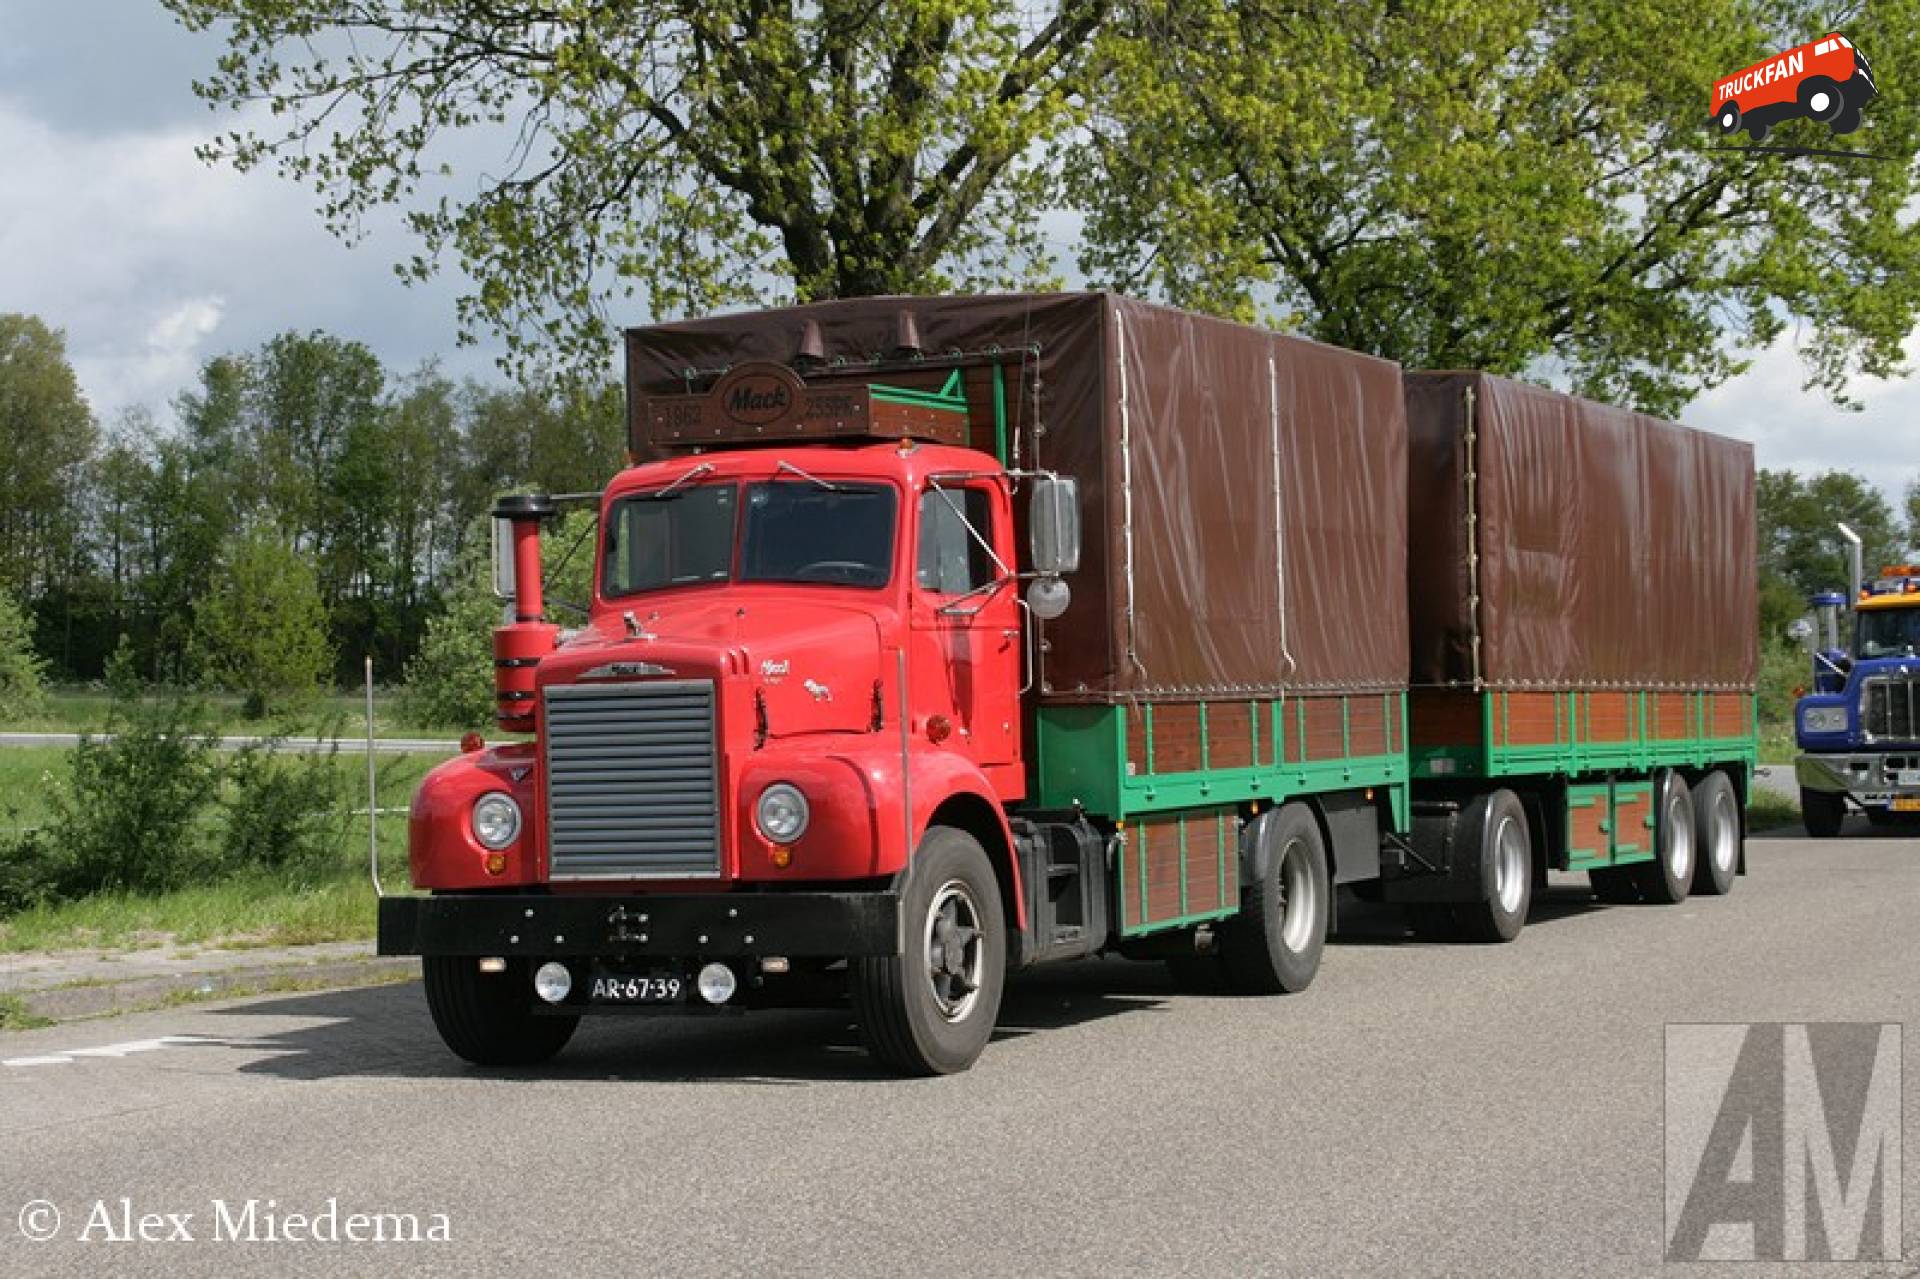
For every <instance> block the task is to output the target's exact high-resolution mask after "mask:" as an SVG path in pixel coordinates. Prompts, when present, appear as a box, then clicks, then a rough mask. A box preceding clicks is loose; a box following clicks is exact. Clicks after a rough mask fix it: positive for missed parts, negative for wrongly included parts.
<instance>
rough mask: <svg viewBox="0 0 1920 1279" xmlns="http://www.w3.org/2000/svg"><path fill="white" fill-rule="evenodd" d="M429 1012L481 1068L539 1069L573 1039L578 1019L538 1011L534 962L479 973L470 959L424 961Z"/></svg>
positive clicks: (457, 1049)
mask: <svg viewBox="0 0 1920 1279" xmlns="http://www.w3.org/2000/svg"><path fill="white" fill-rule="evenodd" d="M420 966H421V976H422V977H423V978H424V979H425V984H426V988H427V1011H429V1012H430V1013H432V1014H433V1025H434V1028H435V1029H436V1030H438V1031H439V1032H440V1038H441V1039H442V1040H444V1041H445V1042H446V1045H447V1047H448V1048H451V1049H452V1050H453V1051H454V1053H455V1055H457V1056H460V1057H464V1058H466V1059H467V1060H468V1061H470V1062H472V1063H473V1064H474V1065H476V1066H537V1065H539V1064H540V1063H541V1062H543V1061H546V1060H547V1059H548V1058H550V1057H552V1056H553V1055H554V1054H555V1053H557V1052H559V1051H560V1050H561V1049H562V1048H565V1047H566V1046H567V1041H568V1040H569V1039H571V1038H573V1031H574V1028H575V1027H576V1026H578V1025H579V1024H580V1018H579V1017H577V1016H574V1017H568V1016H563V1015H560V1014H545V1013H536V1012H534V1011H533V997H534V996H533V974H532V964H531V962H530V961H528V960H525V959H510V960H508V961H507V966H506V968H505V970H504V971H502V972H497V973H486V972H481V971H480V961H479V960H477V959H474V958H472V957H471V956H466V955H428V956H426V957H425V958H424V959H422V960H421V961H420Z"/></svg>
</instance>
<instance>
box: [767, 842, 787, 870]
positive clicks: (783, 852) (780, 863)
mask: <svg viewBox="0 0 1920 1279" xmlns="http://www.w3.org/2000/svg"><path fill="white" fill-rule="evenodd" d="M767 860H769V861H771V862H772V863H773V868H774V869H775V870H785V869H786V868H787V867H789V866H791V865H793V850H792V849H791V848H788V847H787V846H786V845H785V844H775V845H774V846H773V851H772V852H770V853H768V854H767Z"/></svg>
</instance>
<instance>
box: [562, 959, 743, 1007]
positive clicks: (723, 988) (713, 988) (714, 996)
mask: <svg viewBox="0 0 1920 1279" xmlns="http://www.w3.org/2000/svg"><path fill="white" fill-rule="evenodd" d="M549 966H551V965H549ZM699 984H700V998H702V999H704V1000H706V1001H707V1002H708V1003H710V1004H724V1003H726V1002H727V1001H728V1000H729V999H732V998H733V992H734V989H735V987H736V986H737V985H738V984H739V983H738V982H736V981H735V980H734V976H733V969H731V968H729V967H727V966H726V965H725V964H708V965H707V966H706V967H705V968H702V969H701V970H700V983H699Z"/></svg>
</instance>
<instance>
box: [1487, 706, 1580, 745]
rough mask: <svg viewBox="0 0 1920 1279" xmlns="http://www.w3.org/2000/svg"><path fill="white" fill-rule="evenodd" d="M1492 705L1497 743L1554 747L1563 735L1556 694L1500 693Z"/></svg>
mask: <svg viewBox="0 0 1920 1279" xmlns="http://www.w3.org/2000/svg"><path fill="white" fill-rule="evenodd" d="M1495 698H1496V700H1495V702H1494V706H1493V740H1494V744H1495V745H1496V746H1552V745H1554V744H1555V743H1556V742H1558V741H1560V740H1561V738H1562V737H1563V736H1564V730H1563V728H1562V725H1561V723H1560V719H1561V711H1560V706H1561V701H1560V696H1559V695H1558V694H1556V693H1498V694H1495Z"/></svg>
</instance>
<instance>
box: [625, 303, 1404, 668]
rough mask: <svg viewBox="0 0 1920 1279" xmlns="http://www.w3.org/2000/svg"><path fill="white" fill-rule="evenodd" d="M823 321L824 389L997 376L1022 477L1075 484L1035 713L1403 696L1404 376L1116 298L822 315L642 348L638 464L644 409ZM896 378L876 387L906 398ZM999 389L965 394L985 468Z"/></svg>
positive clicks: (692, 330) (636, 384)
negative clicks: (907, 351) (1070, 535)
mask: <svg viewBox="0 0 1920 1279" xmlns="http://www.w3.org/2000/svg"><path fill="white" fill-rule="evenodd" d="M908 318H910V320H911V323H910V324H909V323H907V319H908ZM809 323H811V325H812V326H813V328H814V330H815V331H817V333H818V336H819V339H820V347H821V354H823V355H824V356H825V357H826V358H827V360H828V362H829V367H828V373H829V375H834V374H833V373H832V366H831V362H832V361H835V360H843V361H849V362H851V366H850V367H849V368H843V369H842V370H841V373H842V374H845V373H849V372H852V373H857V372H859V370H860V366H861V364H862V363H863V362H869V361H874V360H885V359H886V358H887V357H889V356H890V355H892V354H893V353H895V351H896V349H897V348H898V347H899V346H900V344H901V340H902V337H903V335H911V336H912V337H913V338H914V339H917V346H918V349H919V351H920V352H921V353H923V355H924V356H925V357H926V359H927V360H928V362H929V364H938V363H940V361H941V360H943V359H947V358H955V357H957V358H958V360H959V362H961V363H963V364H967V365H970V366H973V367H974V368H976V369H979V368H986V367H988V366H990V365H991V364H992V363H993V362H995V361H996V360H997V361H999V362H1001V363H1003V365H1005V367H1006V369H1007V376H1008V386H1009V393H1008V400H1009V405H1008V417H1009V432H1008V434H1009V442H1010V447H1011V449H1012V451H1013V453H1014V462H1015V464H1016V465H1018V466H1023V467H1029V468H1046V469H1050V470H1054V471H1058V472H1059V473H1061V474H1063V475H1067V476H1071V477H1073V478H1075V479H1077V480H1079V482H1080V487H1081V506H1082V513H1083V518H1084V521H1085V535H1084V539H1083V540H1084V545H1085V550H1084V553H1083V555H1082V558H1081V563H1080V570H1079V571H1078V572H1077V573H1074V574H1071V575H1070V576H1069V577H1068V578H1067V581H1068V584H1069V585H1070V586H1071V587H1072V588H1073V605H1072V607H1071V608H1070V609H1069V610H1068V612H1067V613H1066V615H1065V616H1064V617H1062V618H1060V619H1059V620H1057V621H1054V622H1049V623H1046V624H1045V625H1044V627H1043V636H1044V638H1045V640H1046V642H1047V650H1048V651H1047V652H1046V654H1045V656H1044V658H1043V661H1042V668H1041V696H1042V700H1044V701H1050V702H1108V701H1114V700H1119V699H1124V698H1130V697H1141V698H1147V697H1151V698H1154V699H1165V700H1177V699H1197V698H1223V697H1251V696H1261V695H1271V694H1275V693H1278V692H1280V691H1283V690H1292V691H1302V690H1348V691H1362V690H1365V691H1374V690H1394V689H1400V688H1404V687H1405V686H1406V675H1407V652H1408V638H1407V619H1406V613H1405V611H1404V605H1405V600H1406V585H1405V583H1406V559H1407V552H1406V491H1405V485H1406V477H1407V458H1406V420H1405V407H1404V403H1403V400H1402V396H1401V386H1400V371H1399V367H1398V366H1397V365H1394V364H1392V363H1389V362H1387V361H1384V360H1377V359H1373V358H1371V357H1369V356H1363V355H1356V354H1354V353H1352V352H1349V351H1343V350H1340V349H1338V348H1336V347H1330V346H1324V345H1321V344H1319V343H1316V342H1309V341H1305V340H1303V339H1299V338H1291V337H1283V336H1280V335H1277V334H1273V333H1269V332H1267V331H1265V330H1262V329H1257V328H1252V327H1249V326H1246V325H1239V324H1230V323H1227V322H1225V321H1221V320H1215V319H1210V318H1207V317H1203V316H1197V315H1191V314H1188V313H1185V312H1182V311H1176V310H1173V309H1171V308H1168V307H1163V306H1156V305H1153V304H1150V303H1144V302H1139V301H1134V300H1132V299H1128V298H1122V297H1118V296H1115V295H1113V294H1105V293H1080V294H1035V295H1003V296H987V297H942V298H861V299H854V300H849V301H842V302H823V303H817V304H814V305H811V306H801V307H788V308H784V309H779V310H771V311H756V312H750V313H745V314H740V315H731V316H717V317H713V318H709V319H703V320H694V321H687V322H684V323H677V324H666V325H658V326H653V327H649V328H640V329H632V330H629V331H628V333H627V378H628V394H629V402H630V405H629V406H630V412H631V414H632V416H631V417H630V422H631V424H632V439H633V442H634V445H635V448H636V451H639V452H644V449H645V446H646V440H645V438H644V432H643V429H642V425H643V424H642V422H641V420H640V416H639V414H640V407H641V405H642V403H643V402H644V400H645V398H646V397H647V396H650V395H672V394H681V393H685V392H687V391H690V390H700V389H704V387H705V386H707V385H708V384H709V383H710V382H711V380H712V379H713V378H714V377H715V376H716V375H717V374H718V373H719V371H720V370H722V369H724V368H725V367H727V366H728V365H731V364H736V363H739V362H741V361H744V360H779V361H782V362H792V361H793V360H794V359H795V356H796V354H797V353H798V352H799V351H800V349H801V344H802V342H803V339H804V338H805V337H806V335H807V333H808V326H809ZM990 351H997V352H998V353H999V354H997V355H995V354H989V352H990ZM947 367H951V365H948V366H947ZM898 369H899V365H898V364H897V363H883V364H879V365H876V366H874V368H873V380H874V381H880V382H888V383H894V384H906V383H908V382H909V379H906V378H903V377H902V376H900V375H899V373H898ZM933 381H934V382H935V383H937V381H938V376H935V377H934V378H933ZM985 385H986V383H985V382H983V381H982V380H981V379H979V378H977V377H975V376H973V375H972V374H970V375H969V377H968V392H969V397H970V400H971V401H972V404H973V411H972V414H971V416H972V418H973V426H974V432H975V440H976V442H977V443H979V442H982V440H983V437H982V435H981V432H982V430H983V429H984V431H985V436H984V441H985V442H986V447H989V448H990V447H991V444H990V441H991V438H992V421H991V411H990V406H989V405H988V404H985V403H983V402H982V400H981V399H980V396H979V393H978V388H980V387H982V386H985ZM983 410H985V411H983ZM1276 489H1277V491H1278V492H1279V494H1280V501H1279V502H1278V503H1276V502H1275V493H1276ZM1276 534H1277V535H1276ZM1283 597H1284V600H1285V607H1284V608H1283V607H1281V600H1282V598H1283Z"/></svg>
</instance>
